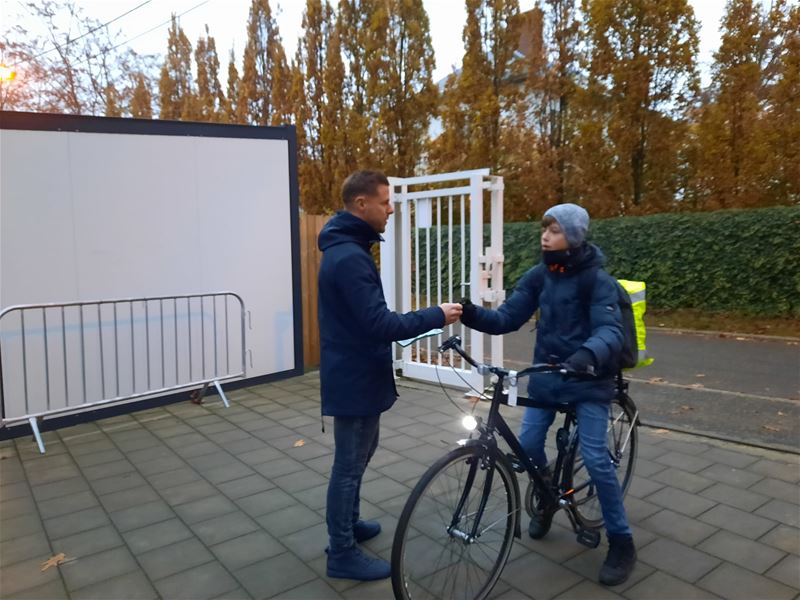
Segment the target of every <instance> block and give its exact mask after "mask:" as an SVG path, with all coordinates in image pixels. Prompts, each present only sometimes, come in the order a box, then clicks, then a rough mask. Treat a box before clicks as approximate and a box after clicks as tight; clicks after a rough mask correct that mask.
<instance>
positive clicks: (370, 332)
mask: <svg viewBox="0 0 800 600" xmlns="http://www.w3.org/2000/svg"><path fill="white" fill-rule="evenodd" d="M381 240H382V238H381V236H380V235H378V234H377V233H376V232H375V230H374V229H373V228H372V227H371V226H370V225H369V224H368V223H367V222H366V221H364V220H362V219H359V218H358V217H356V216H355V215H352V214H350V213H348V212H339V213H337V214H336V215H335V216H334V217H333V218H332V219H331V220H330V221H328V223H326V224H325V227H323V229H322V231H321V232H320V234H319V240H318V244H319V249H320V250H322V252H323V255H322V264H321V265H320V271H319V333H320V342H321V350H322V352H321V357H320V363H321V364H320V380H321V384H322V414H323V415H329V416H335V417H346V416H350V417H366V416H371V415H377V414H380V413H381V412H383V411H385V410H387V409H389V408H390V407H391V406H392V404H394V401H395V399H396V397H397V388H396V387H395V384H394V371H393V368H392V351H391V343H392V342H393V341H396V340H403V339H408V338H412V337H415V336H417V335H420V334H421V333H424V332H426V331H429V330H431V329H434V328H436V327H442V326H443V325H444V313H443V311H442V309H440V308H439V307H438V306H433V307H430V308H425V309H423V310H418V311H414V312H409V313H406V314H398V313H395V312H392V311H390V310H389V309H388V307H387V306H386V300H385V299H384V296H383V286H382V285H381V278H380V275H379V274H378V269H377V268H376V266H375V261H374V260H373V258H372V254H371V253H370V247H371V246H372V244H374V243H375V242H378V241H381Z"/></svg>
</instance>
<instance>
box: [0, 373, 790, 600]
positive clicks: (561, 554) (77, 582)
mask: <svg viewBox="0 0 800 600" xmlns="http://www.w3.org/2000/svg"><path fill="white" fill-rule="evenodd" d="M401 383H402V382H401ZM400 391H401V397H400V399H399V400H398V402H397V404H396V405H395V407H394V408H393V409H392V410H391V411H389V412H388V413H386V414H385V415H384V416H383V418H382V421H381V443H380V449H379V450H378V452H377V453H376V454H375V457H374V459H373V461H372V463H371V465H370V467H369V469H368V471H367V473H366V475H365V477H364V484H363V488H362V513H363V515H364V517H366V518H370V519H377V520H379V521H380V522H381V523H382V525H383V529H384V531H383V533H382V534H381V535H380V536H378V537H377V538H375V539H373V540H371V541H369V542H368V543H366V544H365V546H366V548H368V550H369V551H370V552H373V553H375V554H378V555H380V556H383V557H384V558H387V559H388V558H389V556H390V553H391V545H392V536H393V532H394V528H395V525H396V522H397V518H398V516H399V514H400V512H401V510H402V508H403V505H404V503H405V501H406V499H407V498H408V496H409V493H410V491H411V488H412V487H413V485H414V484H415V483H416V481H417V480H418V478H419V476H420V475H421V474H422V473H423V472H424V471H425V469H426V467H427V466H428V465H430V464H431V463H432V462H433V461H434V460H435V459H436V458H438V457H440V456H441V455H442V454H443V453H444V452H445V451H446V449H447V448H448V447H449V446H451V445H452V443H453V442H454V441H455V440H456V439H458V438H459V437H463V435H464V432H463V430H462V429H461V426H460V424H459V421H460V419H459V417H458V415H459V412H458V410H457V408H456V407H455V406H454V405H453V404H452V403H451V402H450V401H448V399H447V398H446V397H445V395H444V394H443V392H442V390H441V389H439V388H437V387H433V386H426V385H421V384H402V385H401V388H400ZM450 395H451V396H456V393H455V392H452V391H451V392H450ZM229 398H230V400H231V407H230V408H228V409H226V408H224V407H223V406H222V404H221V403H220V402H219V401H218V399H217V398H215V397H213V396H212V397H210V398H209V399H208V400H207V401H206V403H205V404H203V405H202V406H197V405H194V404H191V403H189V402H185V403H180V404H172V405H169V406H165V407H162V408H157V409H152V410H146V411H140V412H133V413H130V414H127V415H123V416H117V417H113V418H108V419H104V420H100V421H96V422H92V423H87V424H82V425H78V426H75V427H69V428H64V429H61V430H58V431H54V432H48V433H46V434H45V435H44V438H45V442H46V444H47V453H46V454H45V455H40V454H39V452H38V450H37V448H36V445H35V444H34V443H33V442H32V440H31V439H30V438H28V437H26V438H18V439H16V440H10V441H4V442H0V595H2V597H3V598H4V599H12V598H38V599H50V598H73V599H78V598H103V599H115V598H120V599H122V598H126V599H127V598H159V597H161V598H191V599H205V598H231V599H235V598H256V599H262V598H263V599H266V598H297V599H316V598H320V599H327V598H390V597H391V596H392V593H391V586H390V583H389V582H388V581H380V582H372V583H358V582H355V581H347V580H332V579H327V578H326V577H325V554H324V552H323V549H324V547H325V546H326V544H327V538H326V528H325V520H324V519H325V517H324V515H325V494H326V489H327V480H328V470H329V468H330V465H331V460H332V445H333V439H332V438H333V436H332V425H331V423H330V422H328V427H327V428H326V432H325V433H322V432H321V431H320V419H319V378H318V375H317V373H315V372H313V373H308V374H306V375H304V376H302V377H296V378H293V379H288V380H283V381H280V382H276V383H272V384H267V385H260V386H255V387H251V388H247V389H242V390H237V391H235V392H231V393H230V395H229ZM456 402H457V403H459V404H462V405H463V404H464V401H462V400H456ZM504 415H505V416H506V417H507V418H508V420H509V421H511V422H512V423H514V425H515V426H516V425H517V424H518V422H519V417H520V412H519V411H518V410H517V409H511V408H509V409H504ZM328 421H330V420H328ZM300 440H302V441H303V443H302V444H300V443H298V442H299V441H300ZM639 442H640V443H639V459H638V463H637V467H636V473H637V474H636V477H635V479H634V482H633V485H632V486H631V489H630V492H629V494H628V497H627V499H626V506H627V508H628V512H629V515H630V518H631V522H632V525H633V527H634V531H635V538H636V543H637V546H638V552H639V563H638V565H637V567H636V570H635V572H634V573H633V576H632V577H631V579H630V580H629V581H628V582H626V583H625V584H624V585H622V586H619V587H615V588H604V587H602V586H600V585H598V584H597V583H596V578H597V572H598V570H599V568H600V565H601V563H602V561H603V558H604V556H605V549H604V546H601V547H600V548H598V549H597V550H590V549H587V548H585V547H583V546H581V545H579V544H578V543H577V542H576V541H575V537H574V535H573V534H572V532H571V530H570V529H569V528H568V523H567V521H566V517H565V516H564V515H562V514H559V515H557V517H556V521H555V524H554V527H553V530H552V531H551V533H550V534H549V535H548V536H547V538H545V539H544V540H540V541H534V540H531V539H529V538H528V537H527V536H526V535H523V538H522V539H521V540H518V541H517V542H515V547H514V549H513V550H512V555H511V559H510V560H509V563H508V565H507V566H506V568H505V571H504V572H503V575H502V578H501V580H500V582H499V583H498V585H497V587H496V588H495V590H494V592H493V597H495V598H502V599H504V600H509V599H516V598H534V599H536V600H548V599H551V598H558V599H579V598H629V599H638V598H642V599H644V598H662V599H676V600H677V599H684V598H746V599H747V600H751V599H773V598H774V599H784V598H785V599H797V598H800V487H798V483H800V456H798V455H797V454H790V453H778V452H773V451H767V450H760V449H757V448H752V447H745V446H739V445H735V444H731V443H725V442H718V441H715V440H710V439H707V438H700V437H697V436H689V435H683V434H676V433H671V432H668V431H665V430H653V429H647V428H640V429H639ZM524 518H525V519H527V517H524ZM60 552H63V553H64V554H65V555H66V562H64V563H63V564H62V565H60V566H59V567H52V568H48V569H46V570H45V571H42V570H41V569H40V565H41V564H42V562H44V561H46V560H47V559H48V558H49V557H51V556H53V555H55V554H58V553H60Z"/></svg>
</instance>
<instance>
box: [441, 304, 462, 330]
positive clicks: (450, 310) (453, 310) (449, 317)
mask: <svg viewBox="0 0 800 600" xmlns="http://www.w3.org/2000/svg"><path fill="white" fill-rule="evenodd" d="M439 308H441V309H442V312H443V313H444V324H445V325H452V324H453V323H455V322H456V321H458V320H459V319H460V318H461V305H460V304H458V303H456V302H445V303H444V304H440V305H439Z"/></svg>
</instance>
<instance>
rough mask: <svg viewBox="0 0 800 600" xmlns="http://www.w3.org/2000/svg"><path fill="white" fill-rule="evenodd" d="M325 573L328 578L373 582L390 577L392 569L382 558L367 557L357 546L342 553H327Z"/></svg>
mask: <svg viewBox="0 0 800 600" xmlns="http://www.w3.org/2000/svg"><path fill="white" fill-rule="evenodd" d="M327 572H328V577H335V578H337V579H355V580H357V581H374V580H376V579H386V578H387V577H390V576H391V574H392V567H391V565H389V563H388V562H387V561H385V560H383V559H382V558H373V557H371V556H367V555H366V554H364V553H363V552H362V551H361V550H360V549H359V548H358V546H353V547H352V548H349V549H347V550H344V551H343V552H329V553H328V570H327Z"/></svg>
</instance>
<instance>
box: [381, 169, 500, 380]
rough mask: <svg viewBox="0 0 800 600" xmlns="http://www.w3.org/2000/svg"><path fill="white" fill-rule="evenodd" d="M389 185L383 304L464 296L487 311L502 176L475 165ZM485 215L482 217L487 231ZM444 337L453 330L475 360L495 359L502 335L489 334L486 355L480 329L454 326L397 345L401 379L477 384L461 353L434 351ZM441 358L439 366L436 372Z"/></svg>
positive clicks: (495, 291) (495, 278) (493, 303)
mask: <svg viewBox="0 0 800 600" xmlns="http://www.w3.org/2000/svg"><path fill="white" fill-rule="evenodd" d="M389 183H390V189H391V201H392V202H393V206H394V210H395V214H394V216H393V217H392V218H390V219H389V223H388V225H387V227H386V232H385V234H384V237H385V238H386V243H384V244H381V280H382V282H383V288H384V293H385V295H386V301H387V304H388V305H389V308H390V309H392V310H395V311H398V312H408V311H411V310H417V309H420V308H425V307H426V306H432V305H433V306H435V305H438V304H441V303H442V302H454V301H458V300H459V299H461V298H464V297H469V298H470V300H472V302H474V303H475V304H482V305H483V306H487V307H492V308H494V307H497V306H498V305H499V304H500V303H502V302H503V300H504V299H505V292H504V291H503V178H502V177H496V176H491V175H490V174H489V169H477V170H474V171H461V172H458V173H443V174H439V175H426V176H421V177H407V178H398V177H390V178H389ZM487 202H488V203H489V210H488V211H485V209H486V203H487ZM484 214H487V215H488V216H489V223H488V224H487V225H488V226H489V227H488V231H486V228H485V227H484ZM487 234H488V235H487ZM487 241H488V245H485V242H487ZM451 335H460V336H461V338H462V340H463V341H464V348H465V349H466V350H467V351H468V352H469V353H470V354H471V355H473V356H474V357H475V358H477V359H478V360H481V359H483V360H487V359H488V360H490V361H491V362H492V364H502V362H503V339H502V337H500V336H491V338H490V339H491V355H490V356H486V354H485V352H484V334H482V333H479V332H477V331H473V330H471V329H467V328H466V327H465V326H464V325H462V324H461V323H457V324H456V325H450V326H448V327H447V328H446V329H445V331H444V333H443V334H441V335H439V336H436V337H428V338H425V339H423V340H420V341H417V342H414V343H413V344H411V345H409V346H406V347H405V348H400V347H399V346H397V345H396V346H395V348H396V351H397V352H398V353H399V354H400V357H399V359H397V354H396V355H395V358H396V360H395V367H396V368H398V369H402V371H403V375H404V376H405V377H411V378H414V379H420V380H423V381H439V380H440V379H441V381H442V383H445V384H447V385H453V386H457V387H461V388H467V387H469V386H472V387H474V388H476V389H478V390H480V389H482V388H483V377H482V376H481V375H479V374H478V373H477V372H476V371H475V370H474V369H473V368H472V367H471V366H470V365H469V364H467V363H466V362H465V361H463V360H462V359H461V357H459V356H458V355H456V354H454V353H453V352H452V351H450V352H448V353H447V354H446V355H445V356H444V357H440V355H439V354H438V352H437V348H438V346H439V344H441V342H442V341H443V340H444V339H447V337H449V336H451ZM440 359H441V363H443V365H442V366H444V368H441V367H440V368H439V369H438V373H437V372H436V365H437V364H440ZM448 365H452V366H453V367H455V369H451V368H450V366H448Z"/></svg>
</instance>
